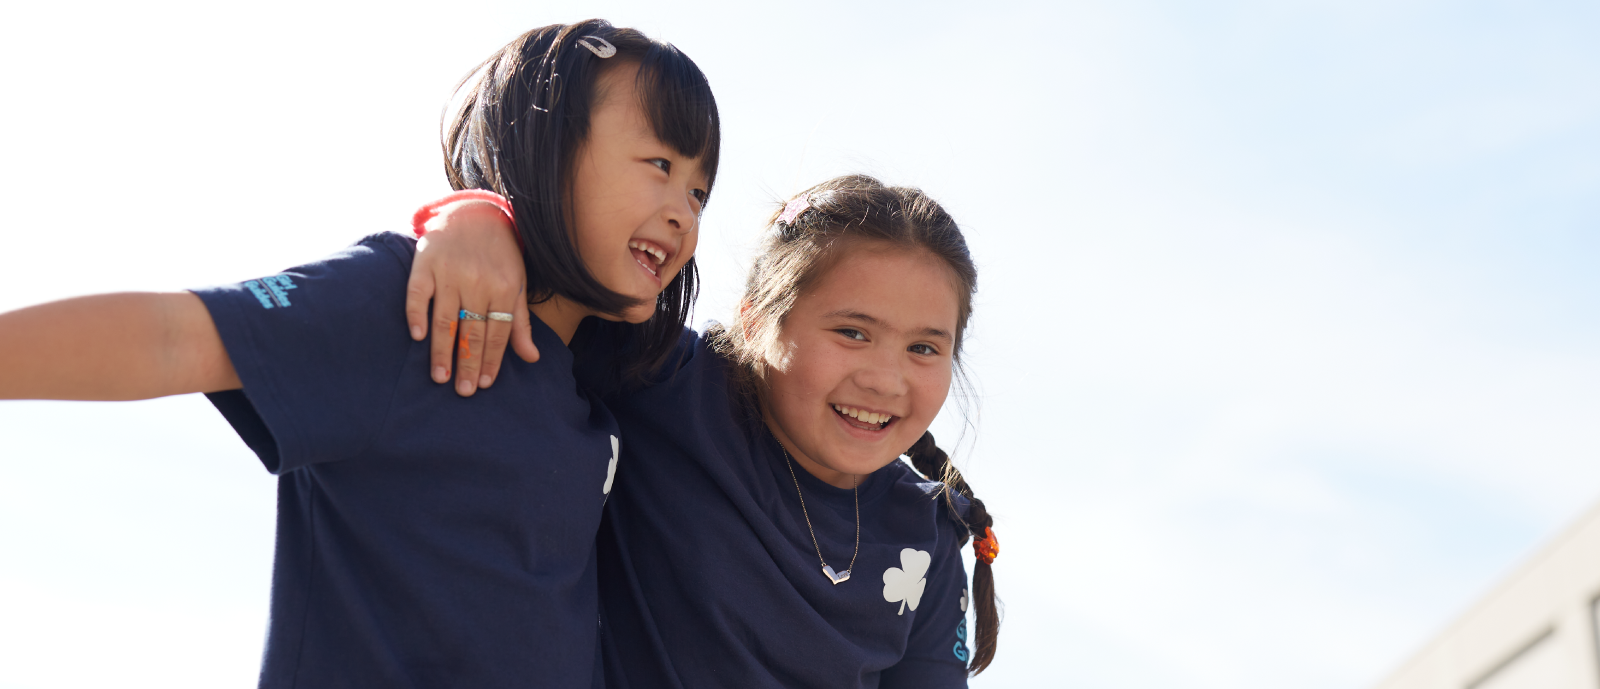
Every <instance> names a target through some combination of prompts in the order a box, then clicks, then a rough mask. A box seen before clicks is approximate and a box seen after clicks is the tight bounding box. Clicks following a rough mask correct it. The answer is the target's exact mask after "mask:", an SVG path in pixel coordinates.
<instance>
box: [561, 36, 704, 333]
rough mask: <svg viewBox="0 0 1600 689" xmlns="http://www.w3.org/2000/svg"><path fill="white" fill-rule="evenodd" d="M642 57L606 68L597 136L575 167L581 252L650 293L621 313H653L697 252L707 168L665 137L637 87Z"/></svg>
mask: <svg viewBox="0 0 1600 689" xmlns="http://www.w3.org/2000/svg"><path fill="white" fill-rule="evenodd" d="M638 73H639V68H638V65H620V66H617V67H615V68H613V69H611V70H609V71H607V72H606V73H604V74H602V75H600V77H599V78H598V80H597V84H596V86H597V87H598V88H599V89H600V93H601V94H603V98H602V99H601V100H600V102H599V103H597V104H596V107H595V108H594V109H593V110H592V111H591V112H590V116H589V136H588V139H587V140H586V141H585V142H584V143H583V145H582V146H581V147H580V148H579V149H578V152H577V156H576V158H575V160H574V162H573V173H572V222H573V231H574V233H575V234H576V237H575V240H576V243H577V246H578V254H579V255H580V256H582V257H583V262H584V265H585V266H587V267H588V268H589V272H590V273H591V274H593V275H594V277H595V279H597V280H599V281H600V283H601V284H603V285H605V286H606V287H608V288H610V289H611V290H613V291H616V292H618V293H621V294H625V295H628V296H630V297H634V298H637V299H642V300H644V301H643V303H642V304H641V305H640V306H637V307H634V308H631V309H628V310H627V311H625V312H624V313H621V314H616V316H620V317H621V318H622V320H626V321H628V322H630V323H641V322H644V321H645V320H648V319H649V318H650V316H651V315H652V314H653V313H654V312H655V300H656V296H657V295H659V294H660V293H661V290H662V288H664V287H665V286H666V285H667V283H669V282H671V281H672V278H673V277H675V276H676V275H677V274H678V271H679V270H682V269H683V266H684V264H685V263H688V262H689V259H690V257H692V256H694V250H695V245H696V243H697V242H698V240H699V229H700V208H701V205H702V204H703V203H704V202H705V199H706V175H705V172H704V171H703V170H701V166H700V160H699V159H698V158H686V157H684V156H683V155H682V154H680V153H678V152H677V151H676V150H674V149H673V148H672V147H671V146H668V145H666V144H664V143H662V142H661V140H660V139H657V138H656V136H655V132H654V131H653V130H651V128H650V121H649V119H648V118H647V117H646V116H645V112H644V109H643V108H642V107H641V106H640V105H639V99H638V97H637V96H636V95H635V93H636V91H635V89H634V80H635V78H636V77H637V76H638Z"/></svg>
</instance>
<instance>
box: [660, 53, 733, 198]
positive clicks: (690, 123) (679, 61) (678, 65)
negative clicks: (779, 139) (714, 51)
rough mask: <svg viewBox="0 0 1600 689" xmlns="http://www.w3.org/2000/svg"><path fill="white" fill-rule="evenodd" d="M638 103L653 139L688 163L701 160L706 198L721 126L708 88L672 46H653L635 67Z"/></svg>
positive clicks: (714, 169) (714, 179)
mask: <svg viewBox="0 0 1600 689" xmlns="http://www.w3.org/2000/svg"><path fill="white" fill-rule="evenodd" d="M639 103H640V104H641V105H643V106H644V111H645V113H646V114H647V116H648V117H649V118H650V127H651V128H652V129H653V130H655V134H656V138H657V139H660V140H661V142H662V143H664V144H666V145H668V146H671V147H672V149H673V150H675V151H677V152H678V153H679V154H681V155H683V156H685V157H688V158H699V159H700V165H701V167H702V168H703V170H704V172H705V173H706V195H707V197H708V198H709V197H710V194H711V188H712V187H714V186H716V182H717V157H718V155H720V153H721V151H722V124H721V121H720V120H719V119H718V117H717V101H716V98H714V97H713V96H712V95H711V83H710V82H708V81H706V77H705V75H704V74H701V73H700V68H699V67H696V66H695V64H694V62H693V61H691V60H690V59H689V56H687V55H684V54H683V53H682V52H680V51H679V50H678V48H677V47H676V46H673V45H671V44H667V43H656V44H655V45H654V46H652V47H651V48H650V50H649V52H647V53H645V56H644V58H643V59H642V60H641V61H640V64H639Z"/></svg>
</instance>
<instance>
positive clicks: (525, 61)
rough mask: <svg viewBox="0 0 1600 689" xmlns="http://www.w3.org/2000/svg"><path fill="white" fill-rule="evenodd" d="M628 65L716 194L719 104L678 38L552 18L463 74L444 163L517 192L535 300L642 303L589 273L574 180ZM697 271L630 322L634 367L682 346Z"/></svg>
mask: <svg viewBox="0 0 1600 689" xmlns="http://www.w3.org/2000/svg"><path fill="white" fill-rule="evenodd" d="M589 36H593V37H598V38H600V39H603V40H605V41H606V42H608V43H611V44H612V45H613V46H615V47H616V54H615V55H613V56H612V57H609V58H600V57H599V56H597V55H596V54H595V53H593V52H592V51H590V50H589V49H588V48H586V47H585V46H584V45H581V44H580V43H579V40H580V39H583V38H585V37H589ZM624 66H637V67H638V70H639V72H638V77H637V78H636V80H635V82H634V85H635V95H636V97H637V98H638V99H639V103H640V105H641V106H642V108H643V110H644V112H645V115H646V118H647V119H648V121H649V123H650V127H651V129H652V131H653V132H654V134H655V136H656V138H657V139H660V140H661V142H662V143H664V144H666V145H668V146H670V147H671V148H672V149H673V150H675V151H677V152H678V153H679V154H681V155H683V156H685V157H688V158H696V159H699V162H700V166H701V168H702V170H703V171H704V172H705V175H706V193H707V199H708V200H709V195H710V192H711V188H712V186H713V185H714V184H715V182H716V177H717V161H718V158H719V156H720V153H721V139H722V134H721V121H720V118H719V116H718V114H717V103H716V99H715V98H714V97H713V96H712V93H711V85H710V82H708V81H707V80H706V77H705V75H704V74H703V73H702V72H701V71H700V68H699V67H698V66H696V65H695V63H694V61H693V60H690V59H689V56H687V55H685V54H683V52H682V51H679V50H678V49H677V48H676V47H674V46H672V45H671V44H667V43H661V42H657V41H654V40H651V39H650V38H649V37H647V36H645V35H644V34H643V33H641V32H639V31H636V30H634V29H628V28H618V27H614V26H612V25H611V24H610V23H608V22H606V21H604V20H600V19H589V20H586V21H581V22H577V23H574V24H552V25H550V26H545V27H540V28H537V29H534V30H532V31H529V32H527V33H525V34H522V35H521V36H518V37H517V38H516V39H515V40H513V41H511V42H510V43H508V44H507V45H506V46H505V47H503V48H501V49H500V50H498V51H496V52H495V53H494V54H493V55H490V56H489V58H488V59H486V60H484V61H483V62H482V63H481V64H479V65H478V66H477V67H476V68H474V69H473V70H472V72H471V73H469V74H468V75H467V76H466V77H465V78H463V79H462V80H461V81H460V82H459V83H458V84H457V85H456V93H457V94H460V95H461V96H462V98H461V105H460V107H459V108H458V109H457V110H456V111H455V112H454V114H453V115H447V116H446V118H445V119H444V121H443V135H442V141H441V143H442V145H443V149H444V162H445V173H446V174H447V175H448V176H449V179H450V186H451V187H453V188H455V189H487V190H490V191H493V192H496V193H498V194H500V195H501V196H504V197H506V199H508V200H509V201H510V202H511V207H512V210H513V212H514V213H515V215H516V231H517V239H518V243H519V244H520V246H521V248H522V258H523V261H524V263H525V264H526V266H527V295H528V299H529V301H530V303H538V302H542V301H545V300H548V299H550V298H551V297H554V296H557V295H559V296H561V297H564V298H566V299H570V300H572V301H573V302H576V303H578V304H582V305H583V306H586V307H588V308H591V309H594V310H595V311H598V312H600V313H608V314H615V313H621V312H622V311H624V310H626V309H628V308H629V307H633V306H636V305H638V303H639V300H637V299H634V298H632V297H628V296H626V295H623V294H620V293H618V292H615V291H613V290H611V289H610V288H608V287H606V286H605V285H604V284H601V282H600V281H599V280H597V279H596V278H595V277H594V276H593V275H592V274H590V272H589V270H588V268H587V267H586V266H585V264H584V262H583V259H582V257H581V256H580V255H579V253H578V249H577V243H576V241H575V235H574V233H573V227H572V226H571V218H572V189H571V184H570V180H571V178H572V173H573V169H574V167H575V165H576V161H577V155H578V152H579V150H580V149H581V148H582V145H583V143H584V142H585V141H586V140H587V138H588V135H589V130H590V115H591V114H592V112H593V111H594V109H595V107H596V106H597V105H599V104H600V99H601V98H602V97H607V98H618V97H624V94H605V93H600V89H599V87H598V86H597V84H598V82H599V78H600V76H601V75H602V74H605V73H606V72H608V71H609V70H613V69H620V68H623V67H624ZM474 79H476V80H475V81H474ZM469 82H471V85H470V86H468V83H469ZM702 208H703V206H702ZM698 281H699V271H698V269H697V267H696V264H695V261H694V259H693V258H691V259H689V261H688V262H686V263H685V264H684V266H683V268H682V269H681V270H680V271H679V272H678V274H677V275H676V276H674V277H673V279H672V281H671V282H670V283H668V284H667V286H666V287H665V288H664V289H662V291H661V293H660V294H659V295H658V296H657V297H656V308H655V313H654V314H653V315H652V316H651V318H650V319H649V320H647V321H645V322H644V323H640V324H637V325H634V324H621V326H619V327H622V328H623V329H624V330H626V331H628V332H627V334H628V335H629V336H628V337H626V339H627V340H628V341H629V342H630V343H631V345H630V347H629V349H630V350H632V351H629V352H628V353H627V355H628V359H627V361H628V362H629V363H628V364H627V365H626V368H627V369H628V370H627V373H628V375H629V377H640V376H642V375H643V374H644V373H645V372H646V371H649V370H651V369H653V368H655V367H657V366H659V365H660V364H661V363H662V362H664V361H665V360H666V358H667V356H669V355H670V354H671V352H672V348H673V346H674V345H675V344H676V343H677V338H678V333H679V331H680V330H681V328H682V326H683V324H684V323H685V321H686V320H687V319H688V316H689V311H690V309H691V308H692V307H693V305H694V300H695V297H696V295H697V293H698Z"/></svg>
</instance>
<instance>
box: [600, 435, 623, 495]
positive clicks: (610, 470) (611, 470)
mask: <svg viewBox="0 0 1600 689" xmlns="http://www.w3.org/2000/svg"><path fill="white" fill-rule="evenodd" d="M619 447H620V446H619V445H618V444H617V436H614V435H613V436H611V464H610V466H607V467H606V485H604V486H601V487H600V492H602V493H605V494H606V495H610V494H611V479H614V478H616V477H617V449H618V448H619Z"/></svg>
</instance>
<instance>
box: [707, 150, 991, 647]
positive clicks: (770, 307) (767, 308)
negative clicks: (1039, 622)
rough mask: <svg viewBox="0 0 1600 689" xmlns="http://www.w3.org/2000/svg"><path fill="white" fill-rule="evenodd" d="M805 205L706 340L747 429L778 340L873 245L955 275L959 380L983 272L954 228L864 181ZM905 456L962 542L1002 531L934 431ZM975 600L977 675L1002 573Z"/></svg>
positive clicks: (783, 224) (769, 243)
mask: <svg viewBox="0 0 1600 689" xmlns="http://www.w3.org/2000/svg"><path fill="white" fill-rule="evenodd" d="M802 198H803V199H804V204H805V209H804V210H803V211H800V212H799V213H798V215H793V216H792V217H791V216H790V215H789V214H788V213H787V212H786V211H787V208H788V207H787V206H786V207H785V209H784V210H780V211H778V212H775V213H774V214H773V216H772V218H771V219H770V220H769V221H768V224H769V226H770V228H771V232H769V233H768V235H767V238H766V240H765V241H764V242H763V244H762V247H761V250H760V253H759V254H758V255H757V257H756V260H755V265H754V266H752V267H751V269H750V276H749V278H748V279H747V280H746V282H745V290H744V297H743V299H742V301H741V304H740V308H739V315H738V316H737V317H735V319H734V322H733V326H732V327H727V328H723V327H718V328H716V329H714V330H713V331H712V332H710V333H708V336H709V338H710V340H711V343H712V346H713V347H715V348H716V349H717V351H718V352H720V353H721V354H723V355H724V356H726V357H728V358H729V359H730V360H731V361H732V362H733V363H734V366H733V370H732V372H731V374H732V375H731V379H732V381H731V382H732V385H733V386H734V391H733V392H734V395H735V398H736V399H738V400H740V402H741V403H740V404H737V405H735V408H737V409H740V410H742V411H743V412H744V413H746V414H749V415H750V416H749V418H747V419H746V420H747V421H749V422H751V423H759V421H760V419H759V416H760V400H761V398H762V397H763V393H764V391H765V390H766V387H767V381H768V376H769V373H770V369H771V366H772V363H771V362H773V361H778V360H781V357H782V352H781V350H780V347H781V341H780V333H781V331H782V329H783V324H784V321H785V320H786V319H787V318H788V316H789V312H790V311H792V310H793V309H794V305H795V302H796V301H797V300H798V299H799V297H800V295H801V294H804V293H805V292H806V291H807V290H808V289H810V288H811V286H812V285H814V284H816V281H817V280H819V279H821V278H822V277H823V276H825V275H827V274H828V272H829V271H830V270H832V269H833V268H834V266H835V265H837V264H838V262H839V261H840V259H842V258H843V257H844V255H845V253H846V252H847V251H850V250H851V249H860V248H866V247H864V246H863V245H868V244H870V245H877V246H874V247H872V248H877V247H879V246H882V247H888V248H889V249H899V250H907V251H922V252H927V253H929V254H931V255H932V256H933V257H934V258H936V259H938V260H939V262H941V263H942V264H944V265H945V266H946V267H947V268H949V269H950V271H949V272H950V281H951V287H952V289H954V290H955V294H956V303H957V307H956V309H957V310H956V331H955V333H953V337H954V342H953V343H952V349H951V353H952V365H953V366H955V369H956V370H955V373H956V378H957V380H960V379H961V378H962V376H961V372H962V369H961V346H962V341H963V336H964V334H965V332H966V329H967V323H968V321H969V320H970V319H971V316H972V295H973V294H974V293H975V292H976V291H977V287H978V269H977V266H976V265H975V264H974V263H973V261H972V254H971V252H970V251H968V249H967V242H966V238H965V237H964V236H963V235H962V233H961V228H960V227H959V226H958V225H956V222H955V220H954V219H953V218H951V217H950V215H949V214H948V213H946V212H945V211H944V208H942V207H940V206H939V204H938V203H937V202H935V201H934V200H933V199H932V198H929V197H928V195H927V194H924V193H922V191H921V190H919V189H914V188H910V187H891V186H886V185H884V184H883V183H882V182H879V181H878V180H876V179H873V178H872V177H868V176H865V175H848V176H844V177H836V178H834V179H830V180H828V181H826V182H823V183H821V184H818V185H816V186H814V187H811V188H810V189H807V190H805V191H804V192H802V193H801V194H798V195H796V196H795V197H794V199H791V203H796V202H797V200H799V199H802ZM905 454H906V455H907V456H908V457H909V458H910V459H911V462H912V466H913V467H915V468H916V469H917V471H918V472H920V473H921V474H922V475H923V476H925V477H927V478H928V479H930V480H936V481H942V482H943V483H944V490H942V491H941V492H940V496H942V501H943V502H944V503H945V507H946V509H947V510H948V511H949V514H950V516H951V518H952V519H953V520H954V521H955V522H956V523H958V524H963V525H965V526H966V527H967V530H968V533H967V534H966V535H963V536H962V537H961V544H962V545H966V543H967V541H968V538H970V537H971V536H981V535H982V534H983V530H984V529H985V528H986V527H989V526H991V525H993V524H994V519H993V518H992V517H990V516H989V512H988V509H987V508H986V507H984V504H983V501H982V500H979V499H978V498H977V497H975V496H973V494H972V487H971V486H969V485H967V482H966V479H965V478H964V477H962V475H961V472H960V471H959V470H957V469H956V467H955V464H953V463H951V461H950V457H949V455H947V454H946V453H945V452H944V451H943V450H941V449H939V446H938V445H936V444H935V443H934V441H933V434H932V433H923V435H922V437H921V438H920V439H918V440H917V443H916V444H915V445H913V446H912V447H911V448H910V449H909V450H907V451H906V453H905ZM957 494H959V495H961V496H963V497H964V498H965V499H966V501H967V502H968V503H969V505H970V506H969V508H968V510H967V513H966V515H965V516H963V514H962V512H961V510H960V508H959V507H958V506H957V503H956V501H955V498H954V497H953V496H954V495H957ZM972 600H973V602H974V603H975V605H976V606H977V627H976V629H975V630H974V632H973V640H974V643H973V647H974V649H975V650H974V653H973V656H972V660H971V664H970V665H969V669H970V672H971V674H973V675H976V674H978V673H980V672H983V671H984V669H986V668H988V667H989V664H990V663H991V662H993V661H994V654H995V644H996V639H997V638H998V635H999V629H1000V614H999V607H998V599H997V598H996V597H995V592H994V573H993V572H992V571H991V569H990V566H989V565H987V564H984V563H983V562H981V561H980V562H979V563H978V564H977V565H976V566H975V567H974V570H973V577H972Z"/></svg>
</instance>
